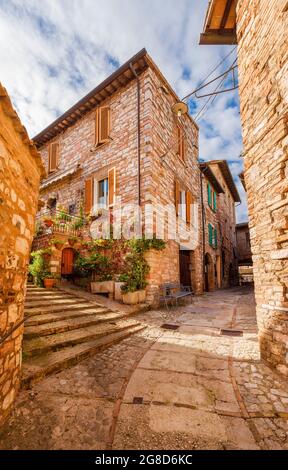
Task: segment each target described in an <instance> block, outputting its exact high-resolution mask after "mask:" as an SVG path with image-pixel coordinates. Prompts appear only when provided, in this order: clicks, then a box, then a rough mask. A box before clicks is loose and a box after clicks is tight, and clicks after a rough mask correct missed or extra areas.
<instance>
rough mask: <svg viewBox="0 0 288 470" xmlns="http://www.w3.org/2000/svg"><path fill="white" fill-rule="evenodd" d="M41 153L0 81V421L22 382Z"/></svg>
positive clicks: (4, 416)
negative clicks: (28, 275)
mask: <svg viewBox="0 0 288 470" xmlns="http://www.w3.org/2000/svg"><path fill="white" fill-rule="evenodd" d="M41 175H42V176H43V175H44V168H43V165H42V162H41V157H40V155H39V153H38V152H37V150H36V148H35V146H34V145H33V143H32V142H31V141H30V139H29V137H28V135H27V132H26V130H25V128H24V127H23V126H22V124H21V122H20V120H19V118H18V116H17V114H16V112H15V111H14V109H13V107H12V104H11V101H10V99H9V97H8V95H7V92H6V90H5V88H3V87H2V86H1V84H0V334H1V336H0V425H1V424H2V423H3V422H4V420H5V418H6V416H7V415H8V413H9V411H10V409H11V406H12V404H13V401H14V399H15V396H16V393H17V391H18V389H19V385H20V371H21V354H22V336H23V300H24V297H25V285H26V271H27V263H28V261H29V254H30V247H31V242H32V238H33V235H34V226H35V214H36V211H37V205H38V193H39V182H40V176H41Z"/></svg>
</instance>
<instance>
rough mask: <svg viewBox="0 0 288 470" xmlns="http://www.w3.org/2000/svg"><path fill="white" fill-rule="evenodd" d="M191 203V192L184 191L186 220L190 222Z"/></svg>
mask: <svg viewBox="0 0 288 470" xmlns="http://www.w3.org/2000/svg"><path fill="white" fill-rule="evenodd" d="M191 204H192V194H191V193H190V191H187V192H186V222H187V224H191Z"/></svg>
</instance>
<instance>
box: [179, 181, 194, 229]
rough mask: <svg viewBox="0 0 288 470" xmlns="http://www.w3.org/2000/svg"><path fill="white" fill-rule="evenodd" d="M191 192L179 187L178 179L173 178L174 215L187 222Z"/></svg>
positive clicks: (189, 218)
mask: <svg viewBox="0 0 288 470" xmlns="http://www.w3.org/2000/svg"><path fill="white" fill-rule="evenodd" d="M191 206H192V194H191V192H190V191H188V190H187V189H183V188H181V187H180V183H179V181H177V180H175V207H176V215H178V216H179V217H181V218H182V219H183V220H184V221H185V222H186V223H187V224H190V223H191Z"/></svg>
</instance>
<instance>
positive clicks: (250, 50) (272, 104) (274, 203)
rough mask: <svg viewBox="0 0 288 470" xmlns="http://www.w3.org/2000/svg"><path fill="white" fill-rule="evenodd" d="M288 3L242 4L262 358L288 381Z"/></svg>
mask: <svg viewBox="0 0 288 470" xmlns="http://www.w3.org/2000/svg"><path fill="white" fill-rule="evenodd" d="M285 7H287V0H261V2H260V1H256V0H238V3H237V28H238V32H237V35H238V43H239V56H238V63H239V78H240V96H241V119H242V126H243V140H244V161H245V183H246V188H247V196H248V210H249V218H250V223H249V225H250V235H251V246H252V254H253V264H254V281H255V295H256V302H257V320H258V326H259V339H260V346H261V354H262V358H263V359H264V360H266V361H267V362H268V363H269V364H270V365H271V366H273V367H275V368H276V369H277V370H278V371H279V372H281V373H283V374H285V375H286V376H288V298H287V287H288V282H287V260H288V225H287V213H288V212H287V210H288V193H287V173H288V166H287V161H288V156H287V149H288V132H287V102H288V81H287V76H288V61H287V58H288V55H287V50H288V40H287V30H288V12H287V8H286V11H285Z"/></svg>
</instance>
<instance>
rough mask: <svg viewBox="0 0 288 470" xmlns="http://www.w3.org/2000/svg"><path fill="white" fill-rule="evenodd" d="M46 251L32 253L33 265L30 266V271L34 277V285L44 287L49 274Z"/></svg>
mask: <svg viewBox="0 0 288 470" xmlns="http://www.w3.org/2000/svg"><path fill="white" fill-rule="evenodd" d="M43 252H44V250H38V251H33V252H32V253H31V260H32V261H31V263H30V264H29V266H28V271H29V274H31V276H33V280H34V283H35V284H36V285H37V286H42V285H43V279H44V278H45V277H46V273H47V272H48V266H47V261H46V260H45V259H44V256H43V254H44V253H43Z"/></svg>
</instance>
